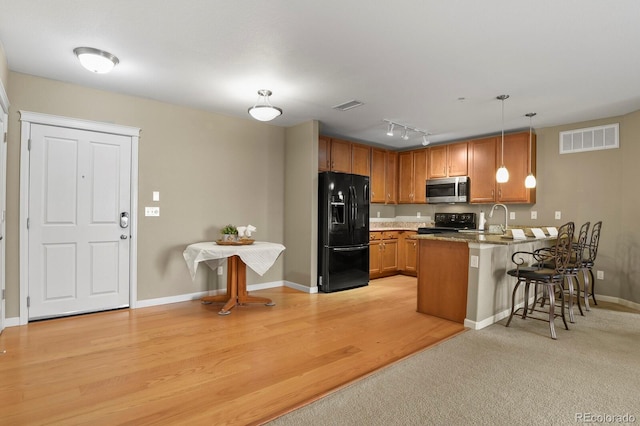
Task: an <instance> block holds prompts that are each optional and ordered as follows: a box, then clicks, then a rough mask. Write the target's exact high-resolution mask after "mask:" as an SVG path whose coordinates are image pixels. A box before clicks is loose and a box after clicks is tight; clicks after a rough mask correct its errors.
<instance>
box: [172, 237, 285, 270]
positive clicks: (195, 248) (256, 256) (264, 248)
mask: <svg viewBox="0 0 640 426" xmlns="http://www.w3.org/2000/svg"><path fill="white" fill-rule="evenodd" d="M284 249H285V247H284V246H283V245H282V244H278V243H267V242H264V241H256V242H254V243H253V244H251V245H246V246H220V245H218V244H216V243H215V242H204V243H196V244H191V245H189V246H187V248H186V249H185V250H184V252H183V253H182V255H183V256H184V260H185V261H186V262H187V266H188V267H189V272H190V273H191V279H192V280H195V278H196V271H197V269H198V263H200V262H206V261H209V260H215V259H218V260H220V261H223V260H224V259H226V258H227V257H231V256H240V259H242V261H243V262H244V263H246V264H247V266H248V267H250V268H251V269H252V270H254V271H255V272H256V273H258V274H259V275H260V276H262V275H264V274H265V272H267V271H268V270H269V268H271V267H272V266H273V264H274V263H275V261H276V259H278V256H280V253H282V252H283V251H284Z"/></svg>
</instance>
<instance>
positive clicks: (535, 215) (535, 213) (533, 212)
mask: <svg viewBox="0 0 640 426" xmlns="http://www.w3.org/2000/svg"><path fill="white" fill-rule="evenodd" d="M537 218H538V212H537V211H535V210H532V211H531V219H537Z"/></svg>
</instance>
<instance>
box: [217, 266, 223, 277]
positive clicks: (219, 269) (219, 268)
mask: <svg viewBox="0 0 640 426" xmlns="http://www.w3.org/2000/svg"><path fill="white" fill-rule="evenodd" d="M223 272H224V270H223V268H222V266H218V275H222V273H223Z"/></svg>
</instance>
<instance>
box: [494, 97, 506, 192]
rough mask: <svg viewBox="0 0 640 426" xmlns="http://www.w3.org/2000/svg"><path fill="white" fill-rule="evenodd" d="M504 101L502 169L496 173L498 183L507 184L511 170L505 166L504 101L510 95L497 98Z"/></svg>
mask: <svg viewBox="0 0 640 426" xmlns="http://www.w3.org/2000/svg"><path fill="white" fill-rule="evenodd" d="M496 99H499V100H501V101H502V149H501V150H500V154H501V160H500V161H501V163H500V168H499V169H498V171H497V172H496V182H498V183H505V182H508V181H509V170H507V168H506V167H505V166H504V100H505V99H509V95H500V96H498V97H496Z"/></svg>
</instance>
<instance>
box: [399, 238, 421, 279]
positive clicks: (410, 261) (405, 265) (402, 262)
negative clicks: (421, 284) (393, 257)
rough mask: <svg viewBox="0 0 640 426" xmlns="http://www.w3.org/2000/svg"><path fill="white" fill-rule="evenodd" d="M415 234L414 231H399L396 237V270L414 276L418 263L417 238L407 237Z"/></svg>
mask: <svg viewBox="0 0 640 426" xmlns="http://www.w3.org/2000/svg"><path fill="white" fill-rule="evenodd" d="M416 234H417V232H416V231H401V232H400V237H399V239H398V241H399V248H398V272H400V273H401V274H404V275H412V276H414V277H415V276H416V274H417V265H418V240H414V239H412V238H409V237H410V236H412V235H416Z"/></svg>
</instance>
